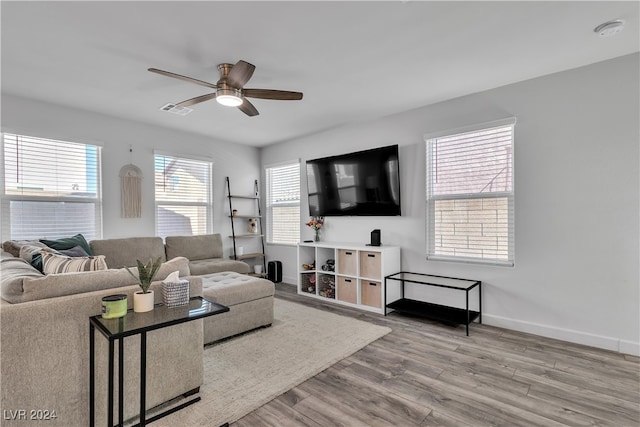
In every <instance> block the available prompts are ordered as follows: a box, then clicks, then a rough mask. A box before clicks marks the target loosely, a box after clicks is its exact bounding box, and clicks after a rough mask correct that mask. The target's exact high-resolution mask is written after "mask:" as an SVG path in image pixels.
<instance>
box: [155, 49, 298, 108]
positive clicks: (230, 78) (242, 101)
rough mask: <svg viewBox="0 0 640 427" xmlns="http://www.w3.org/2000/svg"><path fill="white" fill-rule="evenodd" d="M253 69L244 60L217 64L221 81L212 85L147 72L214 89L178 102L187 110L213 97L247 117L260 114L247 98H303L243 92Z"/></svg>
mask: <svg viewBox="0 0 640 427" xmlns="http://www.w3.org/2000/svg"><path fill="white" fill-rule="evenodd" d="M255 69H256V66H255V65H253V64H250V63H248V62H246V61H243V60H240V61H238V62H237V63H236V64H235V65H234V64H220V65H218V71H219V72H220V79H219V80H218V81H217V82H216V83H215V84H214V83H209V82H205V81H203V80H198V79H194V78H191V77H186V76H182V75H180V74H175V73H171V72H169V71H163V70H159V69H157V68H149V71H151V72H152V73H158V74H162V75H163V76H167V77H173V78H174V79H179V80H184V81H186V82H191V83H195V84H197V85H200V86H205V87H208V88H211V89H214V92H213V93H208V94H205V95H200V96H196V97H195V98H191V99H187V100H186V101H182V102H179V103H177V104H175V105H176V107H188V106H190V105H194V104H198V103H200V102H204V101H208V100H210V99H214V98H215V99H216V101H218V103H220V104H222V105H225V106H228V107H238V109H239V110H240V111H242V112H243V113H245V114H246V115H247V116H257V115H258V114H260V113H258V110H257V109H256V107H254V105H253V104H252V103H251V102H249V100H248V99H246V98H260V99H277V100H288V101H296V100H300V99H302V93H301V92H290V91H286V90H274V89H245V88H244V85H245V83H247V82H248V81H249V79H250V78H251V76H252V75H253V72H254V70H255Z"/></svg>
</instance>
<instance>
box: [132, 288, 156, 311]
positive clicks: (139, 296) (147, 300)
mask: <svg viewBox="0 0 640 427" xmlns="http://www.w3.org/2000/svg"><path fill="white" fill-rule="evenodd" d="M153 301H154V299H153V291H149V292H147V293H146V294H143V293H142V291H137V292H135V293H134V294H133V311H135V312H136V313H144V312H147V311H151V310H153Z"/></svg>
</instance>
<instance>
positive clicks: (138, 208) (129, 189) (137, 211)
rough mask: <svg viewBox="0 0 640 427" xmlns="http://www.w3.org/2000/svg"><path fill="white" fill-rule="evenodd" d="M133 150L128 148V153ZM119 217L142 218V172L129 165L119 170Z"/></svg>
mask: <svg viewBox="0 0 640 427" xmlns="http://www.w3.org/2000/svg"><path fill="white" fill-rule="evenodd" d="M132 151H133V149H131V148H129V153H131V152H132ZM120 194H121V215H122V217H123V218H140V217H141V216H142V171H141V170H140V168H139V167H137V166H136V165H134V164H132V163H129V164H128V165H124V166H123V167H122V169H120Z"/></svg>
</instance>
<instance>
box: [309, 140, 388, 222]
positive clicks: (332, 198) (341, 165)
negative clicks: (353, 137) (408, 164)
mask: <svg viewBox="0 0 640 427" xmlns="http://www.w3.org/2000/svg"><path fill="white" fill-rule="evenodd" d="M307 190H308V194H309V214H310V215H311V216H397V215H400V214H401V212H400V165H399V163H398V146H397V145H390V146H387V147H380V148H374V149H371V150H365V151H358V152H355V153H349V154H342V155H338V156H331V157H324V158H321V159H315V160H307Z"/></svg>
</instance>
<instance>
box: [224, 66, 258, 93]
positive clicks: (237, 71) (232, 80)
mask: <svg viewBox="0 0 640 427" xmlns="http://www.w3.org/2000/svg"><path fill="white" fill-rule="evenodd" d="M255 69H256V66H255V65H253V64H249V63H248V62H246V61H243V60H240V61H238V62H237V63H236V65H234V66H233V67H231V71H229V75H227V84H228V85H229V86H231V87H234V88H236V89H242V86H244V85H245V83H247V82H248V81H249V79H250V78H251V76H253V72H254V71H255Z"/></svg>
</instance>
